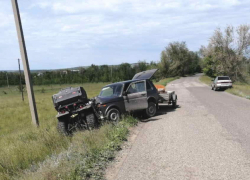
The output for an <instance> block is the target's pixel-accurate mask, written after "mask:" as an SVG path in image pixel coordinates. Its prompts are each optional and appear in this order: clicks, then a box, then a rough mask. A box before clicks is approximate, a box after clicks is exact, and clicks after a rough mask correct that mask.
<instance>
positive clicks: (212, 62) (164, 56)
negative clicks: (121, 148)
mask: <svg viewBox="0 0 250 180" xmlns="http://www.w3.org/2000/svg"><path fill="white" fill-rule="evenodd" d="M249 53H250V26H249V25H241V26H239V27H237V28H234V27H233V26H228V27H226V28H225V29H224V30H221V29H220V28H217V29H216V30H215V31H214V33H213V35H212V36H211V38H210V39H209V43H208V45H207V46H201V48H200V50H199V51H198V52H194V51H190V50H189V49H188V47H187V45H186V43H185V42H170V43H169V44H168V45H167V46H166V47H165V48H164V50H163V51H162V52H161V54H160V60H159V61H151V62H150V63H147V62H145V61H139V62H138V63H136V64H132V65H131V64H129V63H122V64H120V65H114V66H110V65H102V66H97V65H94V64H92V65H91V66H90V67H87V68H79V71H71V70H54V71H46V72H43V73H42V74H39V73H31V76H32V77H31V78H32V82H33V84H34V85H51V84H72V83H87V82H117V81H124V80H129V79H132V78H133V76H134V74H136V73H138V72H141V71H145V70H148V69H153V68H157V69H159V71H158V72H157V73H156V75H155V76H154V78H155V80H156V81H157V80H160V79H162V78H165V77H173V76H185V75H188V74H194V73H197V72H204V73H205V74H206V75H208V76H211V77H214V76H218V75H227V76H230V77H231V78H232V79H233V80H234V81H244V82H246V81H248V80H250V78H249V77H250V56H249ZM7 76H8V82H9V85H18V84H19V74H18V73H15V72H8V73H7V72H0V86H6V85H7ZM22 83H23V84H24V83H25V82H24V77H23V74H22Z"/></svg>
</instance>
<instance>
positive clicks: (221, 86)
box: [215, 84, 233, 89]
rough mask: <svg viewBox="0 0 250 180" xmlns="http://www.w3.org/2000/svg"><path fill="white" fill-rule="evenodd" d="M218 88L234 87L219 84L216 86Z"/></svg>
mask: <svg viewBox="0 0 250 180" xmlns="http://www.w3.org/2000/svg"><path fill="white" fill-rule="evenodd" d="M215 87H216V88H221V89H222V88H231V87H233V86H232V85H231V84H230V85H224V84H223V85H222V84H217V85H216V86H215Z"/></svg>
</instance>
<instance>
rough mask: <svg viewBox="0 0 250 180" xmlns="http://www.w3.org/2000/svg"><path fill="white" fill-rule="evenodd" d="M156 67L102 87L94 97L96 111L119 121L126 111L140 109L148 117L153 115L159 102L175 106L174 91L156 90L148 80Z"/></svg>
mask: <svg viewBox="0 0 250 180" xmlns="http://www.w3.org/2000/svg"><path fill="white" fill-rule="evenodd" d="M157 70H158V69H152V70H148V71H143V72H140V73H138V74H136V75H135V76H134V77H133V79H132V80H128V81H122V82H116V83H113V84H109V85H107V86H105V87H103V88H102V90H101V92H100V94H99V95H98V96H97V97H96V98H95V99H96V102H95V103H96V107H97V111H98V112H101V113H102V114H103V115H104V116H105V117H106V118H107V119H109V120H111V121H119V119H120V115H121V114H123V113H126V112H131V111H137V110H142V111H143V112H144V115H145V116H146V117H148V118H150V117H152V116H154V115H155V114H156V112H157V109H158V107H159V104H162V103H167V104H172V106H174V107H175V106H176V104H177V95H176V94H175V92H174V91H167V92H161V93H160V92H158V90H157V89H156V88H155V86H154V84H153V83H152V81H151V80H150V79H151V77H152V76H153V75H154V74H155V72H156V71H157Z"/></svg>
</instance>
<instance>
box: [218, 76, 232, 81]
mask: <svg viewBox="0 0 250 180" xmlns="http://www.w3.org/2000/svg"><path fill="white" fill-rule="evenodd" d="M218 80H230V78H229V77H228V76H224V77H218Z"/></svg>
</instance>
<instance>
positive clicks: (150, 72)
mask: <svg viewBox="0 0 250 180" xmlns="http://www.w3.org/2000/svg"><path fill="white" fill-rule="evenodd" d="M156 71H158V69H151V70H147V71H143V72H139V73H137V74H136V75H134V77H133V79H150V78H151V77H152V76H153V75H154V74H155V72H156Z"/></svg>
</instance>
